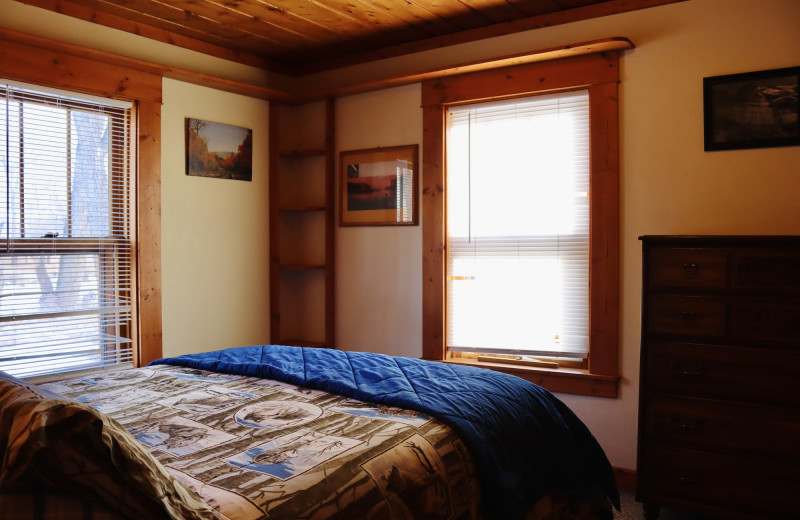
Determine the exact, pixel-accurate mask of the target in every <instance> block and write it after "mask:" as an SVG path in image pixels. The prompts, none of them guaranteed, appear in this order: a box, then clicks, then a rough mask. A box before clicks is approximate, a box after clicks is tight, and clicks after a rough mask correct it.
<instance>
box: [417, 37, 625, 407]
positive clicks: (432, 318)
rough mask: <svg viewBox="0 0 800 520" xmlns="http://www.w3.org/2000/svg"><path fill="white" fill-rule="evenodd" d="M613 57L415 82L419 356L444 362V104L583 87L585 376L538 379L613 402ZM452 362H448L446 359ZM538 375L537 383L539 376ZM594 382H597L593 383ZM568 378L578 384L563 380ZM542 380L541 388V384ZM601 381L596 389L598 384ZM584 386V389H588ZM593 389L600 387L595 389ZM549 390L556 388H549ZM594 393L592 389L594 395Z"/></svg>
mask: <svg viewBox="0 0 800 520" xmlns="http://www.w3.org/2000/svg"><path fill="white" fill-rule="evenodd" d="M618 54H619V53H616V52H615V53H602V54H594V55H590V56H578V57H573V58H566V59H561V60H555V61H552V62H548V63H533V64H526V65H520V66H516V67H508V68H504V69H497V70H491V71H481V72H475V73H471V74H463V75H459V76H452V77H446V78H439V79H435V80H429V81H425V82H423V83H422V105H423V106H422V108H423V126H424V128H423V165H424V167H423V171H422V176H423V177H422V184H423V199H422V211H423V235H422V236H423V244H422V248H423V262H422V285H423V300H422V305H423V307H422V316H423V322H422V324H423V327H422V334H423V338H422V352H423V358H425V359H440V360H444V359H446V358H447V355H448V353H447V351H446V344H445V312H446V310H445V309H446V307H447V302H446V291H445V276H446V273H445V258H444V257H445V249H446V242H445V236H446V234H445V226H446V222H445V220H446V218H445V211H446V199H445V196H446V193H445V192H446V177H445V176H446V173H445V161H446V159H445V147H446V145H445V137H446V134H445V128H446V125H445V118H446V117H447V108H448V106H451V105H457V104H464V103H473V102H480V101H488V100H492V99H501V98H506V97H512V96H513V97H516V96H522V95H530V94H534V93H544V92H550V91H557V90H566V89H576V88H588V89H589V96H590V106H591V108H590V125H591V131H592V137H591V139H592V141H591V149H592V154H591V156H592V157H591V168H592V170H591V171H592V173H591V182H592V186H591V190H592V191H591V193H592V196H591V201H592V202H591V203H592V207H591V209H590V211H591V226H592V230H591V237H592V238H591V243H590V249H591V257H592V261H591V271H590V299H591V312H590V316H589V319H590V335H591V347H590V352H589V371H588V373H587V374H585V376H588V378H586V379H594V380H595V381H592V382H589V381H585V382H583V383H581V384H578V385H576V384H573V383H570V384H569V385H565V384H564V381H565V379H564V373H560V372H558V371H556V370H552V371H551V372H552V376H556V374H558V376H557V377H552V376H547V377H546V378H545V379H546V380H547V382H548V383H549V384H551V385H557V386H558V388H560V390H559V391H565V392H575V393H587V394H589V395H604V396H609V397H616V395H617V382H618V379H619V367H618V364H619V337H618V335H619V332H618V329H619V135H618V134H619V128H618V113H617V105H618V98H617V83H618V81H619V55H618ZM448 361H454V360H448ZM544 372H545V371H539V372H537V377H545V376H544V375H543V374H544ZM595 376H600V378H601V379H600V380H598V379H597V378H596V377H595ZM570 377H571V378H572V379H576V378H577V379H580V378H582V377H584V375H582V374H573V375H570ZM545 379H543V381H545ZM601 380H602V382H599V381H601ZM587 385H588V386H587ZM598 385H599V386H598ZM553 388H555V386H554V387H553ZM598 389H599V390H598Z"/></svg>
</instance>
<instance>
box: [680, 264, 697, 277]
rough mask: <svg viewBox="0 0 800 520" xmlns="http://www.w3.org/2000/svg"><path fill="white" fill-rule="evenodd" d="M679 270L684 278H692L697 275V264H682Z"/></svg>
mask: <svg viewBox="0 0 800 520" xmlns="http://www.w3.org/2000/svg"><path fill="white" fill-rule="evenodd" d="M681 270H682V271H683V275H684V276H685V277H686V278H694V277H695V276H697V264H695V263H691V264H683V267H682V268H681Z"/></svg>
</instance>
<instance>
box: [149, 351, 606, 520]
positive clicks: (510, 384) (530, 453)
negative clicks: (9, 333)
mask: <svg viewBox="0 0 800 520" xmlns="http://www.w3.org/2000/svg"><path fill="white" fill-rule="evenodd" d="M154 363H155V364H162V363H164V364H172V365H181V366H185V367H191V368H198V369H205V370H212V371H217V372H222V373H230V374H242V375H250V376H259V377H267V378H274V379H278V380H282V381H286V382H289V383H292V384H296V385H301V386H303V387H307V388H312V389H317V390H324V391H328V392H332V393H336V394H338V395H342V396H346V397H350V398H354V399H359V400H363V401H367V402H372V403H379V404H384V405H388V406H396V407H400V408H404V409H409V410H415V411H418V412H421V413H426V414H430V415H433V416H434V417H436V418H438V419H440V420H441V421H443V422H445V423H446V424H448V425H449V426H451V427H452V428H453V429H454V430H455V432H456V434H457V435H458V437H459V438H460V439H461V440H463V441H464V443H465V445H466V448H467V450H468V451H469V453H470V454H471V456H472V458H473V459H474V460H475V464H476V468H477V472H478V477H479V479H480V484H481V490H482V492H483V496H484V500H485V509H484V510H485V511H488V512H491V514H492V515H493V516H494V517H495V518H497V519H502V520H517V519H521V518H523V517H524V516H525V514H526V512H527V510H528V508H529V507H530V505H531V504H532V503H533V502H534V501H535V500H537V499H539V498H540V497H542V496H544V495H545V494H547V493H549V492H551V491H553V490H557V489H563V488H567V487H568V486H571V485H574V484H575V483H576V482H592V483H596V484H597V485H599V486H600V487H601V488H602V489H603V492H604V493H605V495H606V496H607V498H608V500H609V501H610V502H611V503H612V504H613V505H614V506H615V507H616V508H617V509H619V494H618V492H617V489H616V484H615V478H614V474H613V471H612V469H611V465H610V463H609V462H608V459H607V458H606V456H605V453H604V452H603V450H602V448H601V447H600V446H599V444H598V443H597V441H596V439H595V438H594V436H592V434H591V433H590V432H589V430H588V429H587V428H586V426H585V425H584V424H583V422H581V421H580V419H578V417H577V416H576V415H575V414H574V413H573V412H572V410H570V409H569V408H568V407H567V406H566V405H565V404H564V403H562V402H561V401H560V400H559V399H557V398H556V397H555V396H553V395H552V394H551V393H550V392H548V391H547V390H545V389H543V388H541V387H539V386H537V385H534V384H532V383H529V382H527V381H525V380H523V379H520V378H518V377H515V376H512V375H509V374H503V373H500V372H495V371H490V370H485V369H480V368H476V367H469V366H463V365H454V364H447V363H441V362H433V361H425V360H420V359H414V358H402V357H393V356H387V355H383V354H374V353H366V352H348V351H341V350H333V349H323V348H301V347H287V346H280V345H259V346H251V347H238V348H230V349H225V350H220V351H214V352H204V353H199V354H188V355H184V356H178V357H174V358H167V359H162V360H159V361H156V362H154Z"/></svg>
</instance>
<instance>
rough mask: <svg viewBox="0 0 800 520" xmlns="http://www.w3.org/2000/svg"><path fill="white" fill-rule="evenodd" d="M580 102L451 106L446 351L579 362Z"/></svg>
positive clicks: (582, 348)
mask: <svg viewBox="0 0 800 520" xmlns="http://www.w3.org/2000/svg"><path fill="white" fill-rule="evenodd" d="M589 161H590V156H589V94H588V92H587V91H585V90H582V91H574V92H566V93H558V94H548V95H539V96H534V97H528V98H521V99H513V100H506V101H499V102H492V103H485V104H473V105H466V106H457V107H451V108H450V109H449V124H448V128H447V240H448V245H447V252H448V253H447V268H448V273H447V298H446V300H447V348H448V349H449V350H450V351H462V352H463V351H468V352H477V353H493V354H497V353H501V354H515V355H539V356H554V357H568V358H584V357H585V356H586V355H587V352H588V348H589V337H588V336H589V333H588V330H589V321H588V320H589V171H590V165H589Z"/></svg>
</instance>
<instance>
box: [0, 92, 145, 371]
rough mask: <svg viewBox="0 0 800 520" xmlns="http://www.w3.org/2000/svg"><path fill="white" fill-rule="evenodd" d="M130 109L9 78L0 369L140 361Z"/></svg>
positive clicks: (0, 232) (1, 157) (0, 169)
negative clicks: (134, 313) (133, 330)
mask: <svg viewBox="0 0 800 520" xmlns="http://www.w3.org/2000/svg"><path fill="white" fill-rule="evenodd" d="M130 109H131V105H130V103H122V102H117V101H114V100H105V99H100V98H89V97H84V96H80V95H77V94H75V95H73V94H71V93H66V92H57V91H51V90H44V89H39V88H37V87H31V86H28V85H20V84H11V83H10V82H0V370H3V371H5V372H8V373H10V374H12V375H15V376H19V377H29V376H36V375H42V374H52V373H57V372H64V371H71V370H77V369H89V368H96V367H102V366H106V365H114V364H119V363H126V362H130V361H131V359H132V348H131V339H130V337H131V334H130V327H131V325H130V320H131V302H130V300H131V261H130V256H131V246H130V229H129V228H130V215H129V207H130V204H129V200H130V194H131V187H130V179H129V170H130V164H129V162H130V161H129V155H130V148H129V142H128V139H129V137H128V136H129V120H130Z"/></svg>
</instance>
